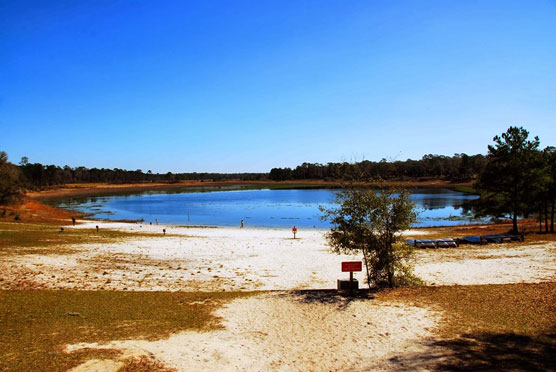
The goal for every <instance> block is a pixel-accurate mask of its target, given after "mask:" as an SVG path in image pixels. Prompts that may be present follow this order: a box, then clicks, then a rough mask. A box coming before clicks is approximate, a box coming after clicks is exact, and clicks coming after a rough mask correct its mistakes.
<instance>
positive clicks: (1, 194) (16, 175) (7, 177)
mask: <svg viewBox="0 0 556 372" xmlns="http://www.w3.org/2000/svg"><path fill="white" fill-rule="evenodd" d="M20 192H21V172H20V170H19V168H18V167H16V166H15V165H13V164H12V163H10V162H8V154H6V153H5V152H4V151H0V204H7V203H10V202H13V201H14V200H15V199H17V198H18V196H19V195H20Z"/></svg>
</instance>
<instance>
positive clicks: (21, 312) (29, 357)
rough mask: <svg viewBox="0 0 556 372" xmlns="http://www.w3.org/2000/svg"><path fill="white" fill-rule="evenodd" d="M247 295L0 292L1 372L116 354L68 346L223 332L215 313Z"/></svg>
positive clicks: (62, 366) (65, 365) (59, 367)
mask: <svg viewBox="0 0 556 372" xmlns="http://www.w3.org/2000/svg"><path fill="white" fill-rule="evenodd" d="M245 296H249V294H248V293H231V292H218V293H184V292H106V291H96V292H93V291H42V290H41V291H0V335H1V337H0V371H6V372H11V371H13V372H16V371H18V372H19V371H66V370H67V369H69V368H72V367H73V366H76V365H79V364H81V363H83V362H84V361H86V360H88V359H92V358H93V357H99V356H100V357H109V356H110V355H111V354H114V353H115V351H110V350H108V351H98V350H96V351H92V350H83V351H79V352H75V353H70V354H66V353H64V352H63V351H62V348H63V347H64V345H66V344H72V343H78V342H103V341H106V342H107V341H110V340H114V339H131V338H134V339H136V338H143V339H149V340H154V339H160V338H164V337H167V336H168V335H170V334H171V333H173V332H178V331H182V330H208V329H214V328H217V327H219V323H218V319H217V318H215V317H214V316H213V315H212V311H213V310H214V309H215V308H216V307H218V306H220V305H221V304H222V303H224V302H227V301H230V300H232V299H235V298H239V297H245Z"/></svg>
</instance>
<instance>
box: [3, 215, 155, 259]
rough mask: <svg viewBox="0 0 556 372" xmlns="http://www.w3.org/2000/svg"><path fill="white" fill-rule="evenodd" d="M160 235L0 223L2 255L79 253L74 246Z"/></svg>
mask: <svg viewBox="0 0 556 372" xmlns="http://www.w3.org/2000/svg"><path fill="white" fill-rule="evenodd" d="M155 236H158V235H154V234H147V233H138V232H137V233H136V232H133V233H131V232H122V231H116V230H106V229H101V230H100V232H98V233H97V232H96V230H95V229H72V228H65V229H64V232H60V227H58V226H53V225H48V224H33V223H13V222H0V254H67V253H75V251H76V250H75V249H73V248H71V247H70V246H71V245H73V244H87V243H113V242H118V241H122V240H124V239H128V238H134V237H155Z"/></svg>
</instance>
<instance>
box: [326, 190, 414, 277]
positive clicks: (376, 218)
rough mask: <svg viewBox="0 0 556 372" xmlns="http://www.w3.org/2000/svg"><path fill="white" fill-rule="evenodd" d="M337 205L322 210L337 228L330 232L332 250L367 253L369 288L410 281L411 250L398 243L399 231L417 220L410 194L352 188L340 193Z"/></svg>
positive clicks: (365, 260) (328, 238)
mask: <svg viewBox="0 0 556 372" xmlns="http://www.w3.org/2000/svg"><path fill="white" fill-rule="evenodd" d="M336 204H337V207H336V208H331V209H326V208H323V207H321V208H320V209H321V211H322V212H324V215H323V216H322V219H323V220H328V221H330V222H331V223H332V225H333V227H332V229H331V230H330V232H328V233H327V240H328V243H329V244H330V245H331V247H332V250H333V251H334V252H336V253H339V254H340V253H348V254H353V253H355V252H357V253H362V254H363V261H364V262H365V268H366V273H367V282H368V284H369V288H370V287H371V286H379V287H380V286H388V287H394V286H395V285H397V284H402V281H403V280H404V279H408V278H409V275H411V267H410V266H409V261H408V258H409V256H410V254H411V248H410V247H409V246H407V245H405V244H404V245H399V244H397V242H398V240H399V239H400V237H399V232H400V231H402V230H405V229H407V228H409V227H410V225H411V223H412V222H414V221H415V219H416V214H415V211H414V207H415V205H414V204H413V203H411V201H410V200H409V193H408V192H407V191H406V190H403V191H399V192H396V191H395V190H393V189H385V190H382V191H380V192H377V191H376V190H372V189H357V188H353V187H350V188H346V189H344V190H343V191H340V192H338V193H337V196H336Z"/></svg>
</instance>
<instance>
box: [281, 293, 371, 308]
mask: <svg viewBox="0 0 556 372" xmlns="http://www.w3.org/2000/svg"><path fill="white" fill-rule="evenodd" d="M374 293H376V291H374V290H369V289H359V290H357V291H353V293H350V292H349V291H338V290H336V289H306V290H299V291H291V292H289V293H288V296H291V295H294V296H295V297H296V298H297V299H298V300H299V301H300V302H302V303H307V304H309V303H322V304H331V305H337V306H338V308H339V309H345V308H347V307H348V306H349V304H350V303H352V302H354V301H364V300H370V299H373V298H374Z"/></svg>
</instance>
